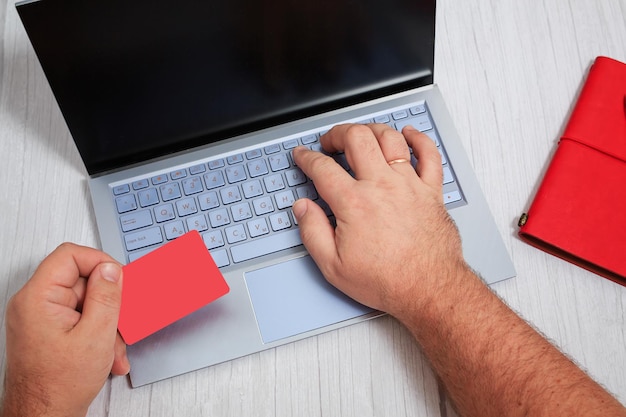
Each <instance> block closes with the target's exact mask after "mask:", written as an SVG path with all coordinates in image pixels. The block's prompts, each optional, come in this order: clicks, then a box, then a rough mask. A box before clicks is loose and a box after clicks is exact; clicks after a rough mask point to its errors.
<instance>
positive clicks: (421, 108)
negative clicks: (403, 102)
mask: <svg viewBox="0 0 626 417" xmlns="http://www.w3.org/2000/svg"><path fill="white" fill-rule="evenodd" d="M409 111H410V112H411V114H412V115H413V116H415V115H418V114H421V113H424V112H426V106H425V105H424V104H418V105H417V106H413V107H411V108H409Z"/></svg>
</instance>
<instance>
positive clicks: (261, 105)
mask: <svg viewBox="0 0 626 417" xmlns="http://www.w3.org/2000/svg"><path fill="white" fill-rule="evenodd" d="M17 10H18V12H19V15H20V17H21V19H22V22H23V24H24V26H25V28H26V31H27V33H28V35H29V37H30V40H31V43H32V45H33V47H34V49H35V52H36V53H37V56H38V58H39V61H40V62H41V66H42V67H43V70H44V72H45V74H46V76H47V78H48V81H49V83H50V86H51V87H52V91H53V92H54V95H55V97H56V99H57V102H58V104H59V107H60V109H61V111H62V113H63V116H64V118H65V120H66V122H67V125H68V127H69V130H70V132H71V134H72V137H73V138H74V140H75V142H76V145H77V147H78V150H79V152H80V154H81V157H82V159H83V161H84V163H85V166H86V168H87V171H88V173H89V186H90V189H91V195H92V200H93V205H94V209H95V214H96V220H97V225H98V230H99V233H100V239H101V243H102V248H103V250H104V251H106V252H108V253H109V254H111V255H112V256H114V257H115V258H116V259H118V260H119V261H120V262H123V263H126V262H129V261H133V260H135V259H137V258H138V257H141V256H142V255H144V254H146V253H148V252H150V251H151V250H154V249H155V248H158V247H159V246H161V245H163V244H165V243H167V242H168V241H170V240H172V239H175V238H176V237H177V236H180V235H181V234H183V233H185V232H188V231H190V230H192V229H195V230H198V231H199V232H200V234H201V235H202V237H203V239H204V242H205V244H206V246H207V249H208V250H209V251H210V252H211V254H212V255H213V258H214V259H215V261H216V263H217V264H218V265H219V266H220V269H221V271H222V273H223V275H224V277H225V278H226V280H227V282H228V284H229V286H230V289H231V290H230V293H229V294H228V295H226V296H224V297H223V298H221V299H219V300H218V301H216V302H214V303H212V304H210V305H208V306H206V307H205V308H203V309H201V310H199V311H197V312H196V313H194V314H192V315H190V316H188V317H186V318H184V319H182V320H180V321H178V322H176V323H174V324H173V325H171V326H169V327H167V328H165V329H163V330H162V331H160V332H158V333H156V334H154V335H152V336H150V337H148V338H147V339H144V340H143V341H141V342H139V343H136V344H134V345H132V346H129V347H128V355H129V358H130V361H131V364H132V368H131V382H132V385H133V386H140V385H143V384H148V383H152V382H154V381H158V380H161V379H164V378H169V377H173V376H175V375H179V374H182V373H185V372H189V371H193V370H196V369H199V368H203V367H206V366H210V365H213V364H216V363H219V362H223V361H227V360H231V359H234V358H237V357H241V356H244V355H248V354H251V353H254V352H259V351H262V350H264V349H269V348H273V347H276V346H278V345H282V344H285V343H290V342H293V341H295V340H299V339H302V338H305V337H309V336H313V335H317V334H320V333H322V332H326V331H330V330H334V329H337V328H340V327H343V326H347V325H350V324H353V323H358V322H360V321H363V320H367V319H371V318H373V317H376V316H378V315H380V314H381V313H380V312H377V311H373V310H371V309H369V308H367V307H365V306H363V305H360V304H358V303H356V302H354V301H352V300H350V299H349V298H347V297H346V296H344V295H343V294H341V293H340V292H338V291H337V290H336V289H334V288H333V287H332V286H330V285H329V284H328V283H327V282H326V281H325V280H324V278H323V277H322V276H321V274H320V273H319V270H318V269H317V267H316V266H315V264H314V262H313V261H312V259H311V258H310V257H309V256H308V254H307V252H306V249H305V248H304V247H303V246H302V242H301V240H300V235H299V230H298V226H297V224H296V221H295V218H294V217H293V213H292V212H291V206H292V204H293V202H294V201H295V200H296V199H298V198H300V197H308V198H311V199H313V200H316V201H317V202H318V203H319V204H320V205H321V206H322V207H324V208H325V209H326V211H327V213H328V215H329V219H330V221H333V216H332V212H331V211H330V209H329V208H328V207H327V205H325V203H324V202H323V201H321V200H320V199H319V197H318V195H317V192H316V190H315V187H314V186H313V184H312V183H311V181H310V180H309V179H308V178H306V176H304V175H303V174H302V172H301V171H300V170H299V169H298V168H297V167H296V166H295V165H294V163H293V160H292V157H291V149H293V147H295V146H297V145H304V146H308V147H310V148H311V149H314V150H319V151H321V147H320V144H319V138H320V135H321V134H323V133H324V132H325V131H327V130H328V129H330V128H331V127H332V126H333V125H335V124H338V123H346V122H355V123H367V122H378V123H387V124H389V125H390V126H392V127H394V128H397V129H401V128H402V127H403V126H405V125H406V124H411V125H413V126H414V127H416V128H418V129H420V130H421V131H423V132H424V133H426V134H427V135H429V136H430V137H431V139H433V141H435V142H436V144H437V145H438V148H439V150H440V153H441V155H442V162H443V170H444V189H443V193H444V195H443V197H444V201H445V203H446V207H447V208H448V210H449V212H450V214H451V215H452V217H453V218H454V220H455V221H456V223H457V225H458V228H459V230H460V233H461V236H462V239H463V250H464V254H465V257H466V259H467V261H468V262H469V264H470V265H471V266H472V267H473V268H474V269H475V270H476V271H478V273H479V274H480V275H481V276H482V277H483V278H484V279H485V281H486V282H487V283H494V282H496V281H500V280H503V279H507V278H510V277H513V276H514V274H515V271H514V268H513V266H512V263H511V260H510V258H509V256H508V254H507V252H506V250H505V248H504V245H503V242H502V239H501V237H500V236H499V234H498V231H497V229H496V226H495V224H494V221H493V219H492V217H491V214H490V212H489V208H488V207H487V205H486V203H485V200H484V197H483V195H482V192H481V190H480V188H479V185H478V183H477V180H476V178H475V176H474V173H473V172H472V169H471V167H470V164H469V162H468V159H467V157H466V155H465V152H464V150H463V149H462V146H461V143H460V141H459V138H458V136H457V133H456V132H455V129H454V127H453V125H452V122H451V119H450V116H449V115H448V113H447V110H446V108H445V105H444V102H443V100H442V97H441V95H440V93H439V90H438V89H437V87H436V86H435V85H433V67H434V65H433V62H434V43H435V1H434V0H414V1H405V0H388V1H386V2H385V3H384V5H383V4H382V3H380V2H372V1H361V2H350V1H346V0H333V1H321V2H320V1H311V0H304V1H298V2H291V1H281V0H276V1H272V2H259V1H256V0H244V1H242V2H227V1H223V2H214V1H204V2H183V3H180V2H178V3H177V2H171V1H165V0H131V1H128V0H124V1H120V0H108V1H106V2H104V1H96V2H86V1H84V0H35V1H25V2H21V3H18V4H17ZM334 157H335V158H336V160H337V162H338V163H340V164H342V165H343V166H344V167H345V168H346V169H347V170H350V167H349V166H348V165H347V163H346V161H345V157H343V155H335V156H334ZM414 215H416V216H419V212H416V213H414Z"/></svg>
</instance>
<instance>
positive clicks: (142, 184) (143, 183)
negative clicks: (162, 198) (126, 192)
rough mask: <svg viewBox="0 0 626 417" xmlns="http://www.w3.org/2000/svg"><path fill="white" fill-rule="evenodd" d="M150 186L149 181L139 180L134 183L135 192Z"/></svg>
mask: <svg viewBox="0 0 626 417" xmlns="http://www.w3.org/2000/svg"><path fill="white" fill-rule="evenodd" d="M149 186H150V183H149V182H148V180H139V181H135V182H133V190H141V189H143V188H148V187H149Z"/></svg>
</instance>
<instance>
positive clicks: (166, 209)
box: [154, 203, 176, 223]
mask: <svg viewBox="0 0 626 417" xmlns="http://www.w3.org/2000/svg"><path fill="white" fill-rule="evenodd" d="M175 217H176V215H175V214H174V206H172V205H171V204H169V203H168V204H162V205H160V206H156V207H155V208H154V218H155V219H156V221H157V223H163V222H166V221H168V220H173V219H174V218H175Z"/></svg>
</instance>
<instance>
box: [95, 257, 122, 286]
mask: <svg viewBox="0 0 626 417" xmlns="http://www.w3.org/2000/svg"><path fill="white" fill-rule="evenodd" d="M100 273H101V274H102V278H104V279H106V280H107V281H111V282H117V281H119V280H120V276H122V268H120V267H119V265H116V264H114V263H110V262H108V263H104V264H102V265H100Z"/></svg>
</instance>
